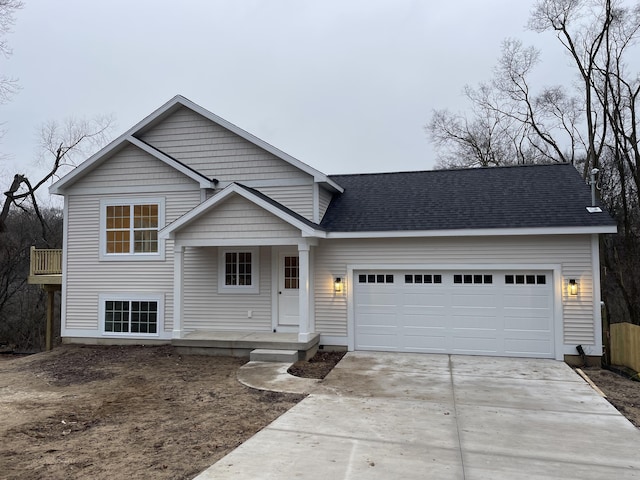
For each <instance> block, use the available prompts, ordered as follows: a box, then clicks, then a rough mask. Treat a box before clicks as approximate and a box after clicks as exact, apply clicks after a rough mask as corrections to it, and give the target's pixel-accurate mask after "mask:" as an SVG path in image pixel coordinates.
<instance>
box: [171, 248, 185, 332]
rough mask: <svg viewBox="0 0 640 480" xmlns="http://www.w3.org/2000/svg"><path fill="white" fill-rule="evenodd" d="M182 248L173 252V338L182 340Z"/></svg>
mask: <svg viewBox="0 0 640 480" xmlns="http://www.w3.org/2000/svg"><path fill="white" fill-rule="evenodd" d="M183 257H184V247H183V246H181V245H176V246H175V247H174V250H173V335H172V336H173V338H182V293H183V292H182V290H183V281H184V278H183V277H184V275H183V270H184V258H183Z"/></svg>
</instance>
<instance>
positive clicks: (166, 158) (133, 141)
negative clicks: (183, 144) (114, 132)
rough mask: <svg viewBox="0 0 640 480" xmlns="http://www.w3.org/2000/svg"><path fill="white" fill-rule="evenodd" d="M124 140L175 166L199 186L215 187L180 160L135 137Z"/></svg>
mask: <svg viewBox="0 0 640 480" xmlns="http://www.w3.org/2000/svg"><path fill="white" fill-rule="evenodd" d="M126 141H128V142H129V143H131V144H132V145H134V146H136V147H138V148H139V149H140V150H143V151H145V152H146V153H148V154H149V155H151V156H153V157H155V158H157V159H158V160H160V161H162V162H164V163H166V164H167V165H169V166H170V167H173V168H175V169H176V170H178V171H179V172H180V173H183V174H184V175H186V176H187V177H189V178H191V179H192V180H194V181H196V182H198V184H199V185H200V188H215V184H214V183H213V182H212V181H211V180H209V179H208V178H206V177H205V176H203V175H200V174H199V173H197V172H195V171H193V170H191V169H190V168H188V167H186V166H185V165H183V164H181V163H180V162H176V161H175V160H174V159H173V158H171V157H169V156H167V155H165V154H163V153H162V152H159V151H158V150H156V149H155V148H151V147H150V146H149V145H147V144H146V143H144V142H142V141H140V140H138V139H137V138H135V137H132V136H129V137H127V138H126Z"/></svg>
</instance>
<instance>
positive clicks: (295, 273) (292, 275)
mask: <svg viewBox="0 0 640 480" xmlns="http://www.w3.org/2000/svg"><path fill="white" fill-rule="evenodd" d="M299 263H300V259H299V258H298V256H297V255H296V256H289V255H287V256H285V257H284V288H285V289H286V290H289V289H293V290H295V289H296V288H300V265H299Z"/></svg>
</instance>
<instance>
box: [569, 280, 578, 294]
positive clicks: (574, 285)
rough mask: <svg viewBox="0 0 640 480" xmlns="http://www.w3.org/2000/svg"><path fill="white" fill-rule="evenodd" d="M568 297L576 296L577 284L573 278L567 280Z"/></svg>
mask: <svg viewBox="0 0 640 480" xmlns="http://www.w3.org/2000/svg"><path fill="white" fill-rule="evenodd" d="M569 295H578V284H577V283H576V279H575V278H571V279H569Z"/></svg>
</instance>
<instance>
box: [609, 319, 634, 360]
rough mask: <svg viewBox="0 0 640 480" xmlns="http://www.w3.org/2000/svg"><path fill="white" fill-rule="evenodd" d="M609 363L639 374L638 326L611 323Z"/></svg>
mask: <svg viewBox="0 0 640 480" xmlns="http://www.w3.org/2000/svg"><path fill="white" fill-rule="evenodd" d="M609 328H610V332H611V360H610V361H611V363H612V364H613V365H622V366H625V367H629V368H630V369H632V370H633V371H635V372H640V326H638V325H633V324H631V323H612V324H611V325H610V327H609Z"/></svg>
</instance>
